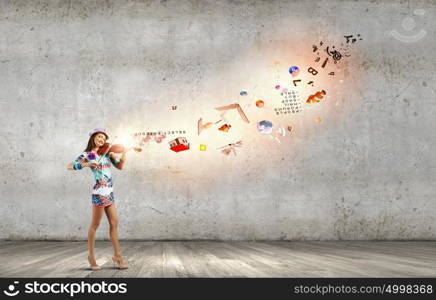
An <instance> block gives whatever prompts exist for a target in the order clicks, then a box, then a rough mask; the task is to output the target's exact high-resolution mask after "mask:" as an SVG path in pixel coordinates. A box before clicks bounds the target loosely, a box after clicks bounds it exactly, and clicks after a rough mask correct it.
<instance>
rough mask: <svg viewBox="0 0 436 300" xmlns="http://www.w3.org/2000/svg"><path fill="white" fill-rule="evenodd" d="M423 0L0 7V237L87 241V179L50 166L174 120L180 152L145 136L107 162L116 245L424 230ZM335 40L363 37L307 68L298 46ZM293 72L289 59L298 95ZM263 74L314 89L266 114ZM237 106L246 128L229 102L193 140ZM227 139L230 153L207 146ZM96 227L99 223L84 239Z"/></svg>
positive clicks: (430, 215)
mask: <svg viewBox="0 0 436 300" xmlns="http://www.w3.org/2000/svg"><path fill="white" fill-rule="evenodd" d="M416 9H420V10H418V11H416ZM435 9H436V4H435V2H434V1H339V0H334V1H4V0H2V1H0V137H1V138H0V149H1V161H0V170H1V172H0V191H1V194H0V197H1V201H0V238H2V239H67V240H70V239H86V234H87V227H88V225H89V222H90V219H91V196H90V194H91V189H92V186H93V184H94V179H93V177H92V174H91V172H90V170H89V169H86V170H82V171H67V170H66V168H65V166H66V164H67V163H68V162H70V161H72V160H73V159H75V158H76V157H77V155H78V154H80V153H81V151H82V150H83V149H84V147H85V145H86V142H87V138H88V132H89V131H90V130H91V129H93V128H95V127H106V128H108V129H109V132H110V133H111V135H112V136H115V135H116V136H118V137H119V138H120V139H121V138H123V136H126V135H127V134H129V133H132V132H135V131H140V130H145V131H147V130H185V131H186V134H185V136H186V137H187V139H188V140H189V142H190V143H191V150H189V151H185V152H180V153H174V152H172V151H170V150H169V149H168V144H167V142H168V141H169V139H167V140H165V141H164V142H163V143H162V144H156V143H151V144H150V145H149V146H147V147H146V148H145V149H144V151H143V152H142V153H134V152H132V153H128V160H127V163H126V167H125V169H124V170H122V171H118V170H114V185H115V197H116V203H117V209H118V214H119V219H120V238H122V239H230V240H241V239H242V240H252V239H268V240H276V239H280V240H283V239H284V240H305V239H314V240H338V239H362V240H366V239H369V240H372V239H430V240H434V239H435V237H436V234H435V231H436V217H435V215H436V214H435V213H436V201H435V194H436V187H435V184H434V174H435V172H434V171H435V168H436V161H435V158H434V155H433V153H432V152H433V148H435V147H436V139H435V134H434V127H435V126H434V125H435V121H434V115H435V114H434V112H435V109H436V105H435V103H436V102H435V93H436V88H435V86H436V76H435V67H436V52H435V51H434V49H435V46H436V41H435V33H436V26H435V22H436V21H435V20H436V11H435ZM393 31H396V33H393ZM347 34H361V37H362V38H363V39H362V40H359V41H357V42H356V43H354V44H353V45H352V46H351V47H350V52H349V54H350V56H349V57H344V58H343V59H341V60H340V61H339V62H338V63H337V64H336V65H334V64H332V63H331V61H330V63H329V64H328V67H327V68H326V69H325V70H323V69H321V68H320V62H318V63H317V62H314V59H315V57H314V55H316V53H314V52H312V45H313V44H318V43H319V42H320V41H323V42H324V43H325V45H327V44H329V45H337V46H338V47H339V45H340V43H344V42H345V38H344V37H343V36H344V35H347ZM398 34H401V35H403V37H401V36H399V35H398ZM323 54H324V55H325V53H323ZM291 65H298V66H300V67H301V69H302V72H301V74H300V75H299V77H298V78H300V79H302V82H301V86H299V87H296V88H294V87H293V84H292V81H291V80H292V79H294V78H292V77H291V76H290V74H289V73H288V71H287V70H288V68H289V66H291ZM310 66H313V67H317V68H318V69H319V70H320V73H319V74H318V75H317V76H313V77H311V76H312V75H310V74H309V73H308V72H307V68H308V67H310ZM327 69H329V70H330V71H331V70H335V71H336V75H334V76H329V75H328V74H327V73H326V71H327ZM311 79H315V86H314V87H312V86H310V85H308V84H307V82H308V81H309V80H311ZM276 84H280V85H281V86H282V87H283V86H285V87H287V88H289V89H293V90H297V91H298V93H299V94H300V96H301V98H302V99H303V100H305V99H306V98H307V96H308V95H310V94H311V93H313V92H316V91H318V90H321V89H325V90H326V91H327V98H326V99H325V98H324V99H323V101H322V102H320V103H319V104H312V105H306V104H305V105H304V111H303V113H301V114H297V115H279V116H277V115H275V114H274V105H276V104H277V103H279V102H280V94H279V91H277V90H275V89H274V86H275V85H276ZM241 90H245V91H247V92H248V95H247V96H240V95H239V92H240V91H241ZM257 99H264V100H265V103H266V106H265V107H264V108H262V109H259V108H257V107H256V106H255V105H254V102H255V101H256V100H257ZM235 102H238V103H240V105H241V107H242V108H243V109H244V111H245V113H246V114H247V117H248V119H249V120H250V123H249V124H246V123H243V122H242V121H241V120H240V119H239V118H238V115H237V114H234V113H233V112H230V113H228V114H227V115H226V117H228V119H229V122H231V124H232V128H231V130H230V131H229V132H228V133H224V132H221V131H219V130H218V129H217V128H216V127H215V128H212V129H208V130H206V131H205V132H203V133H202V134H201V135H200V136H198V134H197V120H198V119H199V118H200V117H203V119H204V120H205V121H216V120H217V112H216V111H214V107H217V106H220V105H227V104H231V103H235ZM172 105H177V110H172V109H171V106H172ZM318 117H320V118H321V122H319V123H318V122H315V121H314V120H315V118H318ZM260 120H270V121H272V122H273V123H274V124H275V126H283V127H285V128H286V127H287V126H294V131H293V132H291V133H290V132H287V134H286V136H284V137H280V136H279V135H278V134H277V132H275V134H276V137H278V139H279V141H277V140H275V139H273V138H270V137H268V136H263V135H261V134H259V133H258V132H257V129H256V122H258V121H260ZM172 137H174V136H172ZM237 140H242V141H243V143H244V144H243V146H242V147H241V148H240V149H237V155H236V156H235V155H229V156H226V155H224V154H222V153H221V152H220V151H219V150H216V148H218V147H220V146H223V145H225V144H228V143H231V142H234V141H237ZM279 142H280V143H279ZM200 144H206V145H207V147H208V148H207V151H205V152H200V151H199V145H200ZM107 230H108V225H107V222H106V221H103V222H102V226H101V228H100V229H99V232H98V238H107V236H108V235H107Z"/></svg>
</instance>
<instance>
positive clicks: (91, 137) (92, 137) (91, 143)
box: [85, 132, 100, 152]
mask: <svg viewBox="0 0 436 300" xmlns="http://www.w3.org/2000/svg"><path fill="white" fill-rule="evenodd" d="M99 133H100V132H96V133H94V134H93V135H91V136H90V137H89V141H88V146H86V149H85V152H89V151H91V150H92V149H94V148H95V143H94V138H95V136H96V135H97V134H99Z"/></svg>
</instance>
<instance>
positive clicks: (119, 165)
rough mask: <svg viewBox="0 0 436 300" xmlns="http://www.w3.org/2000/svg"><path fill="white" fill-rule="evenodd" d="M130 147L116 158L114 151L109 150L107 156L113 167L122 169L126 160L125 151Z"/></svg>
mask: <svg viewBox="0 0 436 300" xmlns="http://www.w3.org/2000/svg"><path fill="white" fill-rule="evenodd" d="M130 149H131V148H128V149H126V150H125V151H124V152H123V154H122V155H121V158H120V159H119V160H118V159H117V157H116V155H115V153H113V152H111V153H110V154H109V158H110V160H111V162H112V164H113V165H114V166H115V168H117V169H118V170H122V169H123V165H124V162H125V161H126V153H127V152H128V151H129V150H130Z"/></svg>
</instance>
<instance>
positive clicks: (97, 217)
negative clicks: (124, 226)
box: [88, 206, 104, 267]
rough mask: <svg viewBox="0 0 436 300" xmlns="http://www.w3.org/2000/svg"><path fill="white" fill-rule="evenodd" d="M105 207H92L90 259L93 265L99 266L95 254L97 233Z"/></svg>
mask: <svg viewBox="0 0 436 300" xmlns="http://www.w3.org/2000/svg"><path fill="white" fill-rule="evenodd" d="M103 211H104V208H103V207H95V206H93V207H92V221H91V225H90V226H89V229H88V260H89V263H90V264H91V267H92V266H97V262H96V261H95V256H94V246H95V233H96V231H97V228H98V225H100V221H101V217H102V216H103Z"/></svg>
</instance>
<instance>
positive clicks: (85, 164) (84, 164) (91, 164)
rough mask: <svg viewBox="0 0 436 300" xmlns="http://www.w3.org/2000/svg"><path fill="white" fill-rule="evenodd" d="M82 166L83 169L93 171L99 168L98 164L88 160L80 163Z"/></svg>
mask: <svg viewBox="0 0 436 300" xmlns="http://www.w3.org/2000/svg"><path fill="white" fill-rule="evenodd" d="M80 165H81V166H82V168H86V167H90V168H91V169H94V168H95V167H96V166H98V163H96V162H95V161H91V162H86V160H84V159H83V160H82V161H81V162H80Z"/></svg>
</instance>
